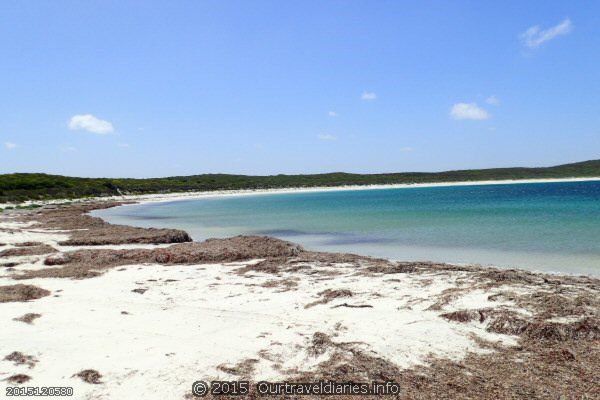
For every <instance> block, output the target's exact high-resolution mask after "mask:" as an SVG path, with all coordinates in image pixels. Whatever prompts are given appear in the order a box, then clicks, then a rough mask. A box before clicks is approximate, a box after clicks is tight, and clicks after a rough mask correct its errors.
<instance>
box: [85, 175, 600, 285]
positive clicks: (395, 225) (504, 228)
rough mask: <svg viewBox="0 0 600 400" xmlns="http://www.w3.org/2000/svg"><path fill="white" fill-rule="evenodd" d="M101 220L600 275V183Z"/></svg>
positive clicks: (399, 193)
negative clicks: (256, 235)
mask: <svg viewBox="0 0 600 400" xmlns="http://www.w3.org/2000/svg"><path fill="white" fill-rule="evenodd" d="M96 215H99V216H102V217H103V218H105V219H107V220H108V221H110V222H115V223H126V224H131V225H137V226H156V227H175V228H181V229H185V230H187V231H188V232H189V233H190V234H191V235H192V236H193V237H194V239H196V240H203V239H206V238H209V237H227V236H233V235H237V234H265V235H271V236H276V237H280V238H283V239H288V240H291V241H294V242H298V243H301V244H304V245H305V246H306V247H308V248H311V249H319V250H328V251H344V252H348V251H350V252H355V253H361V254H367V255H373V256H382V257H388V258H394V259H403V260H417V259H418V260H434V261H446V262H456V263H479V264H491V265H498V266H506V267H521V268H527V269H534V270H545V271H556V272H569V273H585V274H594V275H600V181H593V182H561V183H534V184H531V183H530V184H511V185H479V186H447V187H428V188H402V189H380V190H354V191H333V192H331V191H330V192H312V193H285V194H261V195H249V196H236V197H215V198H205V199H200V200H187V201H177V202H169V203H154V204H152V203H150V204H141V205H133V206H125V207H118V208H114V209H107V210H102V211H100V212H96Z"/></svg>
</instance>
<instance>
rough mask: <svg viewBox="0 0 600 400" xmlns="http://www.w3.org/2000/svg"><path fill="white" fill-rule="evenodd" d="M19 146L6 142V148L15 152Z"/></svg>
mask: <svg viewBox="0 0 600 400" xmlns="http://www.w3.org/2000/svg"><path fill="white" fill-rule="evenodd" d="M17 146H18V145H17V144H16V143H12V142H4V147H6V148H7V149H8V150H13V149H16V148H17Z"/></svg>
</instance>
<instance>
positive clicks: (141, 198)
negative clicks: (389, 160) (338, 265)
mask: <svg viewBox="0 0 600 400" xmlns="http://www.w3.org/2000/svg"><path fill="white" fill-rule="evenodd" d="M588 181H600V177H591V178H560V179H519V180H493V181H465V182H437V183H410V184H392V185H347V186H334V187H329V186H323V187H296V188H282V189H249V190H213V191H207V192H200V191H192V192H177V193H157V194H146V195H123V196H107V197H92V198H86V199H76V200H73V199H55V200H28V201H25V202H21V203H18V204H19V205H22V206H27V205H31V204H40V205H44V204H62V203H65V202H97V201H135V202H138V203H153V202H170V201H180V200H194V199H202V198H211V197H228V196H253V195H266V194H278V193H314V192H336V191H348V190H383V189H403V188H426V187H446V186H477V185H515V184H523V183H552V182H588ZM15 205H17V203H0V208H6V207H14V206H15Z"/></svg>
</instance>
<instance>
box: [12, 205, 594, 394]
mask: <svg viewBox="0 0 600 400" xmlns="http://www.w3.org/2000/svg"><path fill="white" fill-rule="evenodd" d="M71 210H73V211H72V212H74V213H78V212H81V209H78V208H76V207H75V208H73V206H71ZM45 212H48V213H52V212H53V211H51V210H48V211H44V210H42V211H41V214H39V213H38V212H37V211H36V212H28V213H24V214H23V213H15V214H8V215H7V214H3V215H1V216H0V242H1V243H5V246H3V247H2V250H3V251H4V250H7V249H16V248H19V246H17V245H18V244H20V243H23V242H26V241H36V242H40V243H41V244H42V245H45V246H51V247H53V248H54V249H56V251H57V253H55V254H50V255H41V254H40V255H33V256H31V255H23V256H14V255H13V256H10V257H5V258H0V264H1V263H6V262H12V263H17V264H18V265H15V266H13V267H5V268H2V267H0V287H7V286H13V285H29V290H28V293H37V294H38V295H35V296H28V297H24V298H22V299H19V298H16V299H13V300H12V301H8V302H3V303H0V324H1V326H2V330H1V331H0V349H1V350H2V351H3V352H4V353H5V354H0V390H1V391H2V392H3V393H4V387H5V386H9V385H10V386H13V385H17V383H15V382H16V381H22V382H23V383H22V384H21V385H22V386H72V387H73V388H74V396H73V397H71V398H75V399H125V398H144V399H165V398H169V399H184V398H189V396H190V390H191V385H192V382H194V381H196V380H205V381H210V380H220V379H224V380H239V379H242V378H244V379H249V380H251V381H253V382H255V381H259V380H269V381H281V380H285V379H304V380H307V379H318V378H323V377H326V378H336V379H353V380H357V379H358V380H361V381H370V380H373V379H381V378H382V377H384V375H386V376H389V377H390V378H392V379H395V380H397V381H398V383H400V385H401V387H402V388H403V390H404V392H403V393H404V394H403V396H404V397H403V398H443V397H447V398H489V399H492V398H505V397H508V395H509V394H511V393H512V394H513V395H514V396H513V397H514V398H520V397H522V395H524V393H525V394H526V397H528V398H547V397H551V398H560V396H561V395H564V396H565V398H581V396H582V395H587V396H588V398H594V396H595V395H600V393H599V391H598V390H599V389H598V387H597V386H594V385H590V384H589V383H591V382H594V381H596V382H598V379H599V378H600V374H599V373H598V372H597V371H596V369H597V368H596V367H597V365H595V361H597V360H600V356H599V353H600V351H599V349H598V343H599V342H598V340H600V328H599V326H600V325H598V317H599V314H600V310H599V307H598V306H599V302H600V283H599V281H598V280H596V279H593V278H588V277H567V276H549V275H543V274H534V273H529V272H525V271H515V270H510V271H503V270H498V269H484V268H480V267H474V266H451V265H445V264H432V263H392V262H388V261H386V260H376V259H369V258H366V257H360V256H353V255H336V254H327V253H313V252H307V251H305V250H303V249H301V248H300V247H294V246H295V245H291V244H287V243H286V242H283V241H279V240H277V239H269V238H264V239H261V238H256V239H252V238H238V239H232V240H230V241H227V240H225V241H222V242H215V243H212V244H207V245H205V244H195V243H184V244H165V243H159V244H152V243H141V244H140V243H133V244H116V245H112V244H107V245H102V246H83V247H81V246H73V245H68V246H67V245H61V244H60V243H62V242H65V241H67V240H68V238H69V237H70V235H72V232H71V231H69V230H68V229H57V227H56V226H54V228H53V229H48V224H47V222H45V223H36V221H45V220H46V219H45V217H44V213H45ZM106 228H107V227H106V226H104V227H103V228H102V229H106ZM79 229H81V228H79ZM89 229H91V230H93V228H89ZM109 229H110V227H109ZM119 231H121V230H119ZM78 232H81V231H80V230H79V231H78ZM90 234H91V236H92V237H95V236H96V235H95V234H94V233H93V232H91V233H90ZM131 234H132V235H133V237H134V238H138V237H140V232H136V231H131ZM143 236H144V237H145V238H148V237H150V236H148V235H146V234H145V233H144V235H143ZM79 237H81V235H80V234H79ZM156 237H157V238H158V239H157V240H160V238H161V237H163V235H162V233H160V232H159V233H158V235H157V236H156ZM121 239H122V238H121ZM121 239H120V240H121ZM109 241H110V240H109ZM248 243H252V245H251V246H246V244H248ZM38 246H39V244H38ZM90 248H93V249H95V250H94V252H95V253H93V254H95V255H94V256H93V257H91V258H90V257H88V256H87V255H88V253H85V251H89V249H90ZM86 249H87V250H86ZM177 249H185V251H184V250H177ZM206 249H212V250H211V251H213V250H214V251H215V252H214V253H211V252H209V254H210V257H214V255H215V254H216V255H218V254H223V251H224V250H223V249H229V250H228V251H229V253H227V254H232V256H231V257H232V259H233V258H235V260H236V261H235V262H230V261H228V260H229V259H228V258H227V257H228V256H223V259H224V261H222V262H221V261H220V262H206V261H202V262H197V261H190V260H201V259H202V258H198V256H197V254H199V253H198V251H202V252H205V251H206ZM155 250H156V251H158V252H164V251H170V252H174V253H177V254H179V256H180V257H181V259H180V261H175V262H174V261H173V259H170V258H165V259H159V260H158V261H150V262H143V263H140V262H136V260H137V259H138V258H136V257H143V258H142V259H143V260H146V261H147V258H146V257H147V255H148V254H154V253H152V252H153V251H155ZM81 251H84V253H79V252H81ZM123 252H125V253H123ZM261 253H264V254H265V256H266V257H260V254H261ZM57 254H58V255H61V256H64V257H66V258H67V259H77V260H81V259H79V258H77V257H78V256H77V257H76V256H75V255H77V254H86V257H87V258H83V260H84V261H77V262H76V263H74V264H69V263H67V264H61V265H53V266H48V265H45V264H44V261H45V258H46V257H56V256H57ZM115 254H121V255H122V254H125V256H126V257H131V258H128V260H130V261H127V262H125V264H123V263H122V262H121V261H119V262H116V263H114V264H111V263H106V262H104V261H98V260H107V259H114V258H111V257H113V256H114V255H115ZM140 254H141V255H142V256H140ZM186 254H187V256H186ZM202 254H205V253H202ZM150 260H152V259H150ZM51 268H59V269H60V268H84V269H87V268H91V270H95V271H96V272H97V274H94V275H87V274H83V275H81V276H73V275H69V274H63V275H60V274H58V275H57V274H52V273H49V274H41V275H35V276H39V277H35V278H31V279H20V278H22V276H23V275H24V274H27V273H28V272H30V271H37V272H43V271H50V270H51ZM57 276H64V277H57ZM31 288H37V289H36V290H33V291H32V290H31ZM11 293H12V292H11ZM28 315H29V316H30V317H27V316H28ZM31 316H33V317H31ZM15 352H16V353H15ZM21 356H22V357H21ZM5 357H8V359H5ZM15 360H16V361H19V360H21V361H23V360H25V361H24V362H15ZM34 360H35V361H34ZM518 360H521V361H518ZM530 363H531V365H530ZM507 365H508V366H509V367H510V366H511V365H512V366H513V367H512V368H508V371H507V370H506V367H507ZM519 365H522V366H523V369H519V367H518V366H519ZM525 366H526V367H525ZM536 368H539V370H536ZM465 371H468V374H466V373H465ZM527 371H533V372H534V373H533V375H531V373H530V372H527ZM509 372H510V373H509ZM513 372H514V374H513ZM486 374H491V375H489V376H488V375H486ZM511 374H512V375H515V377H516V378H511ZM24 377H27V379H25V378H24ZM478 377H479V378H478ZM483 377H485V379H484V378H483ZM517 378H518V379H517ZM481 379H483V381H482V380H481ZM513 379H517V380H513ZM571 395H572V396H578V397H571ZM421 396H424V397H421Z"/></svg>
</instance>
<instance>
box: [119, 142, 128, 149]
mask: <svg viewBox="0 0 600 400" xmlns="http://www.w3.org/2000/svg"><path fill="white" fill-rule="evenodd" d="M117 147H122V148H127V147H129V143H117Z"/></svg>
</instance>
